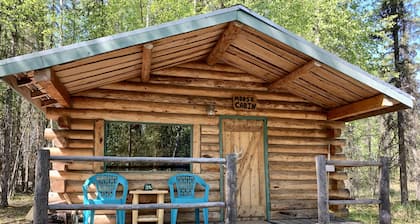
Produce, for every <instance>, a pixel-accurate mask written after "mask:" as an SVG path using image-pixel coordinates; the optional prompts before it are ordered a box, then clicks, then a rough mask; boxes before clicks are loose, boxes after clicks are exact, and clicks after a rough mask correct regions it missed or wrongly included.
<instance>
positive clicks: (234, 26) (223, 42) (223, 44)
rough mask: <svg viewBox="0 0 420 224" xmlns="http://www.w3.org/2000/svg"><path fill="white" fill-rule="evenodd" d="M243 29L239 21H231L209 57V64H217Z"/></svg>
mask: <svg viewBox="0 0 420 224" xmlns="http://www.w3.org/2000/svg"><path fill="white" fill-rule="evenodd" d="M241 29H242V24H240V23H237V22H231V23H229V25H228V27H227V28H226V30H225V31H224V32H223V34H222V36H221V37H220V39H219V40H218V41H217V44H216V46H215V47H214V48H213V50H212V51H211V53H210V54H209V56H208V57H207V64H208V65H215V64H216V63H217V62H218V61H219V60H220V59H221V58H222V57H223V54H224V53H225V51H226V50H227V49H228V47H229V46H230V44H231V43H232V42H233V41H234V40H235V38H236V37H237V36H238V34H239V33H240V32H241Z"/></svg>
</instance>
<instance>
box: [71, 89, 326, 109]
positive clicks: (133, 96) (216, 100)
mask: <svg viewBox="0 0 420 224" xmlns="http://www.w3.org/2000/svg"><path fill="white" fill-rule="evenodd" d="M74 96H80V97H91V98H104V99H124V100H130V101H136V102H157V103H159V102H160V103H174V104H193V105H209V104H212V105H213V104H214V105H215V106H222V107H231V106H232V98H231V96H230V97H228V98H220V97H205V96H191V95H189V96H184V95H171V94H160V93H147V92H135V91H127V90H108V89H92V90H87V91H84V92H80V93H77V94H74ZM258 108H259V109H272V110H301V111H318V112H321V111H323V109H322V108H320V107H319V106H316V105H313V104H310V103H299V102H283V101H272V100H260V99H258Z"/></svg>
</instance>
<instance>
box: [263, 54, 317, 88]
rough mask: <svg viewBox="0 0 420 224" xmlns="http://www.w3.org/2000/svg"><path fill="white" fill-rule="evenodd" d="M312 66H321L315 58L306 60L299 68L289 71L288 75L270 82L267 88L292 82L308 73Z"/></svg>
mask: <svg viewBox="0 0 420 224" xmlns="http://www.w3.org/2000/svg"><path fill="white" fill-rule="evenodd" d="M314 67H321V63H319V62H317V61H315V60H311V61H309V62H307V63H306V64H304V65H302V66H300V67H299V68H297V69H295V70H294V71H292V72H290V73H289V74H288V75H286V76H284V77H282V78H280V79H277V80H276V81H274V82H272V83H271V84H270V85H269V86H268V88H269V89H276V88H282V87H284V86H286V85H287V84H289V83H291V82H293V81H294V80H296V79H298V78H300V77H302V76H304V75H306V74H309V73H310V71H311V70H312V69H313V68H314Z"/></svg>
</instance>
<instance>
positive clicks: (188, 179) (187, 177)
mask: <svg viewBox="0 0 420 224" xmlns="http://www.w3.org/2000/svg"><path fill="white" fill-rule="evenodd" d="M197 184H199V185H201V186H202V187H203V188H204V197H203V200H204V201H207V200H208V194H209V190H210V187H209V185H208V184H207V183H206V182H205V181H204V180H203V179H202V178H201V177H199V176H197V175H195V174H191V173H183V174H177V175H174V176H172V177H170V178H169V180H168V185H169V194H170V197H171V200H174V198H186V199H187V198H195V190H196V186H197ZM175 189H176V194H175Z"/></svg>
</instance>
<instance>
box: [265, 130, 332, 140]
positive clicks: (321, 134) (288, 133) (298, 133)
mask: <svg viewBox="0 0 420 224" xmlns="http://www.w3.org/2000/svg"><path fill="white" fill-rule="evenodd" d="M336 130H339V129H336ZM268 135H269V136H278V137H302V136H307V137H312V138H335V137H339V136H336V132H335V131H334V129H297V128H269V129H268Z"/></svg>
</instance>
